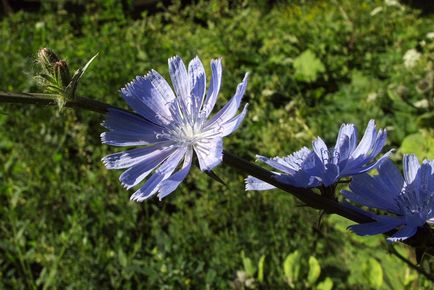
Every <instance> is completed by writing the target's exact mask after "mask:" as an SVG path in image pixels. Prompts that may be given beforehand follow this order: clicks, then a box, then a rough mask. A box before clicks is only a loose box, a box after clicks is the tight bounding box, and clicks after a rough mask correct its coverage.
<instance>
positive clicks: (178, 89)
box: [169, 56, 191, 105]
mask: <svg viewBox="0 0 434 290" xmlns="http://www.w3.org/2000/svg"><path fill="white" fill-rule="evenodd" d="M169 73H170V78H171V79H172V84H173V88H174V89H175V93H176V95H177V96H178V97H179V98H180V99H181V100H182V101H183V102H184V104H185V105H187V104H189V103H190V101H191V100H190V83H189V78H188V73H187V69H186V68H185V65H184V62H183V61H182V59H181V58H180V57H179V56H174V57H171V58H169Z"/></svg>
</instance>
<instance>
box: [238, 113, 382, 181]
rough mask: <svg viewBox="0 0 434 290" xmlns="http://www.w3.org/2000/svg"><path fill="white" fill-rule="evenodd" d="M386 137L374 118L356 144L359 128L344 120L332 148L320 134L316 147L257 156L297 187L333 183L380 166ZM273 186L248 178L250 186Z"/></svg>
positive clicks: (316, 140)
mask: <svg viewBox="0 0 434 290" xmlns="http://www.w3.org/2000/svg"><path fill="white" fill-rule="evenodd" d="M386 139H387V132H386V130H381V129H380V130H379V131H378V132H377V130H376V126H375V122H374V121H373V120H371V121H369V123H368V126H367V128H366V130H365V133H364V135H363V137H362V140H361V141H360V143H359V145H357V128H356V127H355V126H354V124H342V126H341V128H340V130H339V134H338V138H337V141H336V145H335V147H334V148H333V149H332V150H330V149H329V148H328V147H327V145H326V144H325V143H324V141H323V140H322V139H321V138H320V137H318V138H317V139H315V140H314V141H313V142H312V147H313V150H310V149H308V148H307V147H303V148H301V149H300V150H299V151H297V152H295V153H293V154H291V155H289V156H286V157H274V158H267V157H264V156H260V155H257V156H256V157H257V159H258V160H260V161H262V162H264V163H266V164H268V165H269V166H271V167H273V168H275V169H277V170H279V171H281V172H274V173H275V174H276V179H278V180H279V181H281V182H284V183H287V184H290V185H292V186H296V187H304V188H311V187H318V186H321V185H322V186H325V187H328V186H331V185H333V184H335V183H336V182H337V181H338V180H339V179H340V178H341V177H347V176H353V175H356V174H360V173H363V172H366V171H369V170H371V169H373V168H375V167H377V166H378V165H379V164H381V162H383V161H384V160H385V159H387V157H388V156H389V155H390V153H391V151H389V152H388V153H386V154H385V155H383V156H382V157H381V158H380V159H379V160H377V161H376V162H372V160H373V159H374V158H375V157H376V156H377V155H378V154H379V153H380V151H381V149H382V148H383V147H384V144H385V143H386ZM273 188H275V187H274V186H272V185H270V184H267V183H265V182H263V181H261V180H259V179H257V178H255V177H252V176H249V177H247V179H246V189H247V190H267V189H273Z"/></svg>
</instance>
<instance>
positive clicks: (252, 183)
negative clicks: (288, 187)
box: [245, 176, 276, 191]
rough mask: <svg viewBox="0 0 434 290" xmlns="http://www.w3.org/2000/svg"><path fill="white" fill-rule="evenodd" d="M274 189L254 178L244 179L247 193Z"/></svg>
mask: <svg viewBox="0 0 434 290" xmlns="http://www.w3.org/2000/svg"><path fill="white" fill-rule="evenodd" d="M275 188H276V187H275V186H273V185H271V184H268V183H266V182H264V181H262V180H260V179H258V178H256V177H253V176H248V177H247V178H246V179H245V189H246V190H247V191H250V190H269V189H275Z"/></svg>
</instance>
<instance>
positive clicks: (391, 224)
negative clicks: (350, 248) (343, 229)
mask: <svg viewBox="0 0 434 290" xmlns="http://www.w3.org/2000/svg"><path fill="white" fill-rule="evenodd" d="M400 224H401V221H400V220H399V219H396V220H389V221H388V222H386V221H382V222H378V221H377V222H372V223H365V224H359V225H352V226H350V227H348V229H349V230H350V231H352V232H354V233H356V234H358V235H359V236H370V235H377V234H382V233H386V232H388V231H390V230H393V229H394V228H396V227H397V226H399V225H400Z"/></svg>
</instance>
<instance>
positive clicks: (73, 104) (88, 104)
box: [0, 92, 126, 114]
mask: <svg viewBox="0 0 434 290" xmlns="http://www.w3.org/2000/svg"><path fill="white" fill-rule="evenodd" d="M0 103H17V104H33V105H42V106H53V105H54V106H55V105H57V97H56V95H52V94H33V93H6V92H0ZM64 106H65V107H69V108H78V109H85V110H89V111H93V112H96V113H101V114H104V113H106V112H107V110H108V109H109V108H113V109H117V110H121V111H126V110H124V109H121V108H118V107H114V106H111V105H109V104H106V103H103V102H99V101H95V100H92V99H88V98H82V97H76V98H75V99H74V100H69V101H68V100H67V101H66V102H65V105H64Z"/></svg>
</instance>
